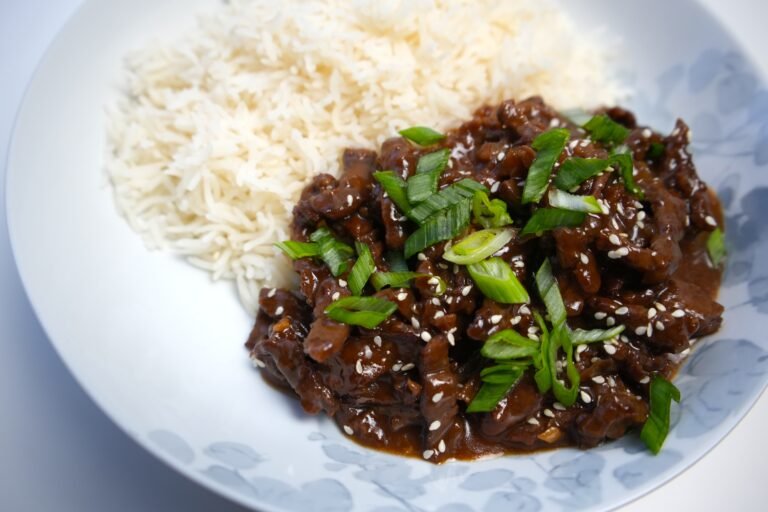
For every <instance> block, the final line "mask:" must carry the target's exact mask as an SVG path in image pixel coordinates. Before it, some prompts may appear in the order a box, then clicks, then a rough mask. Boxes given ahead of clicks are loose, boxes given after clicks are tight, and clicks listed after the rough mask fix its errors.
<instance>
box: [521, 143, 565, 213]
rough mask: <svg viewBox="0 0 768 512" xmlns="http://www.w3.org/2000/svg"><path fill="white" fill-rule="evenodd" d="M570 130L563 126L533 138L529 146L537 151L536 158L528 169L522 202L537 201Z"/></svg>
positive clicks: (544, 188)
mask: <svg viewBox="0 0 768 512" xmlns="http://www.w3.org/2000/svg"><path fill="white" fill-rule="evenodd" d="M570 136H571V132H569V131H568V130H566V129H565V128H555V129H553V130H548V131H546V132H544V133H542V134H541V135H539V136H538V137H536V138H535V139H534V140H533V143H532V144H531V147H532V148H533V149H535V150H536V151H537V154H536V158H535V160H534V161H533V163H532V164H531V167H530V169H528V177H527V178H526V180H525V187H524V188H523V200H522V202H523V204H527V203H538V202H539V200H541V198H542V196H543V195H544V192H545V191H546V190H547V185H548V184H549V177H550V175H551V174H552V167H554V165H555V162H557V159H558V158H559V157H560V153H562V152H563V149H565V143H566V142H567V141H568V138H569V137H570Z"/></svg>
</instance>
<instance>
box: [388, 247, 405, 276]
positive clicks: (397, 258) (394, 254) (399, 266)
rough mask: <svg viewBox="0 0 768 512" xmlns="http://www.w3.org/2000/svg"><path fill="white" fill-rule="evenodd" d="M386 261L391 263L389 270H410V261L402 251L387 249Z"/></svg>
mask: <svg viewBox="0 0 768 512" xmlns="http://www.w3.org/2000/svg"><path fill="white" fill-rule="evenodd" d="M384 261H386V262H387V264H389V270H390V271H391V272H408V262H406V261H405V258H403V253H402V252H400V251H387V254H385V255H384Z"/></svg>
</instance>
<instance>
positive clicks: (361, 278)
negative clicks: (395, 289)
mask: <svg viewBox="0 0 768 512" xmlns="http://www.w3.org/2000/svg"><path fill="white" fill-rule="evenodd" d="M355 249H357V255H358V257H357V261H356V262H355V264H354V265H353V266H352V270H351V271H350V272H349V278H348V281H349V290H350V291H351V292H352V293H353V294H354V295H360V294H361V293H362V292H363V288H365V283H367V282H368V278H369V277H371V274H373V271H374V270H376V263H375V262H374V261H373V255H372V254H371V249H370V248H369V247H368V246H367V245H366V244H364V243H362V242H355Z"/></svg>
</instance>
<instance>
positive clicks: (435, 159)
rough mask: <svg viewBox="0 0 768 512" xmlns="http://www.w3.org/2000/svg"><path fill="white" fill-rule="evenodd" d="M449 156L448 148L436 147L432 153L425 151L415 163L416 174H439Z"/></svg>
mask: <svg viewBox="0 0 768 512" xmlns="http://www.w3.org/2000/svg"><path fill="white" fill-rule="evenodd" d="M450 157H451V150H450V149H438V150H437V151H433V152H432V153H427V154H426V155H423V156H422V157H421V158H419V163H418V164H416V174H427V173H431V172H434V173H437V174H440V173H441V172H443V171H444V170H445V166H446V165H448V159H449V158H450Z"/></svg>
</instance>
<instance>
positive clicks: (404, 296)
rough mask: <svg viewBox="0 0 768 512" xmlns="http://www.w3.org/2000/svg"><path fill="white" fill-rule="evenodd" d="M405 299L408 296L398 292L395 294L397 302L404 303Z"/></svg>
mask: <svg viewBox="0 0 768 512" xmlns="http://www.w3.org/2000/svg"><path fill="white" fill-rule="evenodd" d="M407 298H408V294H407V293H406V292H400V293H398V294H397V300H399V301H401V302H402V301H404V300H405V299H407Z"/></svg>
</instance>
